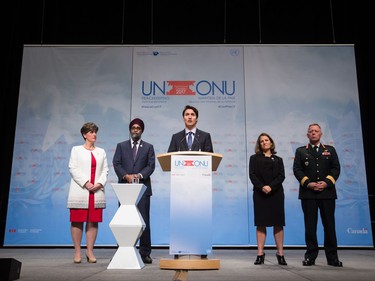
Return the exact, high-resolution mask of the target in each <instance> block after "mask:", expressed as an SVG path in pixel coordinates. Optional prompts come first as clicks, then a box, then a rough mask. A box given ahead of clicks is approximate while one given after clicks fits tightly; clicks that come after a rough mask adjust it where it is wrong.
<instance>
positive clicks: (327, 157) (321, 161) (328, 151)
mask: <svg viewBox="0 0 375 281" xmlns="http://www.w3.org/2000/svg"><path fill="white" fill-rule="evenodd" d="M293 172H294V176H295V177H296V179H297V180H298V181H299V183H300V187H299V199H336V198H337V194H336V187H335V183H336V180H337V179H338V177H339V175H340V162H339V158H338V156H337V153H336V150H335V148H334V147H333V146H330V145H323V144H321V145H320V147H319V152H316V151H315V150H314V149H313V148H312V147H311V145H307V146H301V147H299V148H297V150H296V153H295V157H294V163H293ZM316 181H325V182H326V183H327V188H326V189H325V190H323V191H319V192H317V191H314V190H311V189H309V188H307V185H308V184H309V183H310V182H316Z"/></svg>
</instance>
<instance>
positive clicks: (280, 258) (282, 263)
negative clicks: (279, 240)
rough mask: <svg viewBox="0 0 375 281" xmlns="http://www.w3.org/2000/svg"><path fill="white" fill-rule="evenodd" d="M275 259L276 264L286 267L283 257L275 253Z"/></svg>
mask: <svg viewBox="0 0 375 281" xmlns="http://www.w3.org/2000/svg"><path fill="white" fill-rule="evenodd" d="M276 258H277V262H278V263H279V264H280V265H288V264H287V263H286V261H285V258H284V256H281V255H279V254H278V253H276Z"/></svg>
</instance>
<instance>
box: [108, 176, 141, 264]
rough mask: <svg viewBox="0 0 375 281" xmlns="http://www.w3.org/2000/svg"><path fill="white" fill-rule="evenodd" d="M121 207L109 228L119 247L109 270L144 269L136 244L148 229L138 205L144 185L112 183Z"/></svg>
mask: <svg viewBox="0 0 375 281" xmlns="http://www.w3.org/2000/svg"><path fill="white" fill-rule="evenodd" d="M112 187H113V190H114V191H115V193H116V195H117V198H118V200H119V201H120V207H119V208H118V210H117V212H116V214H115V215H114V216H113V218H112V220H111V222H110V223H109V227H110V228H111V230H112V233H113V235H114V236H115V239H116V241H117V244H118V245H119V247H118V249H117V251H116V253H115V255H114V256H113V258H112V259H111V262H110V263H109V265H108V267H107V269H142V268H143V267H144V266H145V265H144V263H143V261H142V258H141V256H140V254H139V252H138V250H137V248H136V244H137V242H138V240H139V238H140V236H141V234H142V232H143V230H144V229H145V227H146V224H145V222H144V220H143V218H142V216H141V214H140V213H139V211H138V208H137V204H138V202H139V200H140V199H141V197H142V195H143V193H144V192H145V190H146V186H144V185H143V184H133V183H112Z"/></svg>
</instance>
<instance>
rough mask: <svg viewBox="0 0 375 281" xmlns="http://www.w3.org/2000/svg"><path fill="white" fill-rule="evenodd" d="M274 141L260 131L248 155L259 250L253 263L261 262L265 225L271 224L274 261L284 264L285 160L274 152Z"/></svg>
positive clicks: (263, 254)
mask: <svg viewBox="0 0 375 281" xmlns="http://www.w3.org/2000/svg"><path fill="white" fill-rule="evenodd" d="M275 154H276V150H275V143H274V141H273V139H272V138H271V137H270V136H269V135H268V134H266V133H261V134H260V135H259V137H258V139H257V142H256V145H255V154H253V155H252V156H251V157H250V163H249V177H250V180H251V182H252V184H253V201H254V225H255V226H256V237H257V246H258V254H257V258H256V260H255V262H254V264H263V263H264V258H265V253H264V245H265V241H266V234H267V228H266V227H268V226H273V234H274V239H275V243H276V248H277V253H276V257H277V261H278V263H279V264H280V265H287V263H286V261H285V258H284V253H283V247H284V226H285V210H284V189H283V185H282V183H283V181H284V179H285V171H284V163H283V159H282V158H281V157H278V156H276V155H275Z"/></svg>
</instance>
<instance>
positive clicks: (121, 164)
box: [113, 140, 155, 195]
mask: <svg viewBox="0 0 375 281" xmlns="http://www.w3.org/2000/svg"><path fill="white" fill-rule="evenodd" d="M113 168H114V170H115V172H116V175H117V177H118V182H119V183H125V180H124V179H123V177H124V176H125V175H127V174H138V173H141V174H142V176H143V180H141V181H140V183H143V184H144V185H145V186H147V189H146V191H145V193H144V194H145V195H152V189H151V178H150V176H151V174H152V173H153V172H154V170H155V151H154V146H153V145H152V144H150V143H147V142H145V141H143V140H141V143H140V145H139V148H138V152H137V157H136V158H135V160H133V152H132V147H131V143H130V140H127V141H123V142H120V143H118V144H117V146H116V151H115V154H114V156H113Z"/></svg>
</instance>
